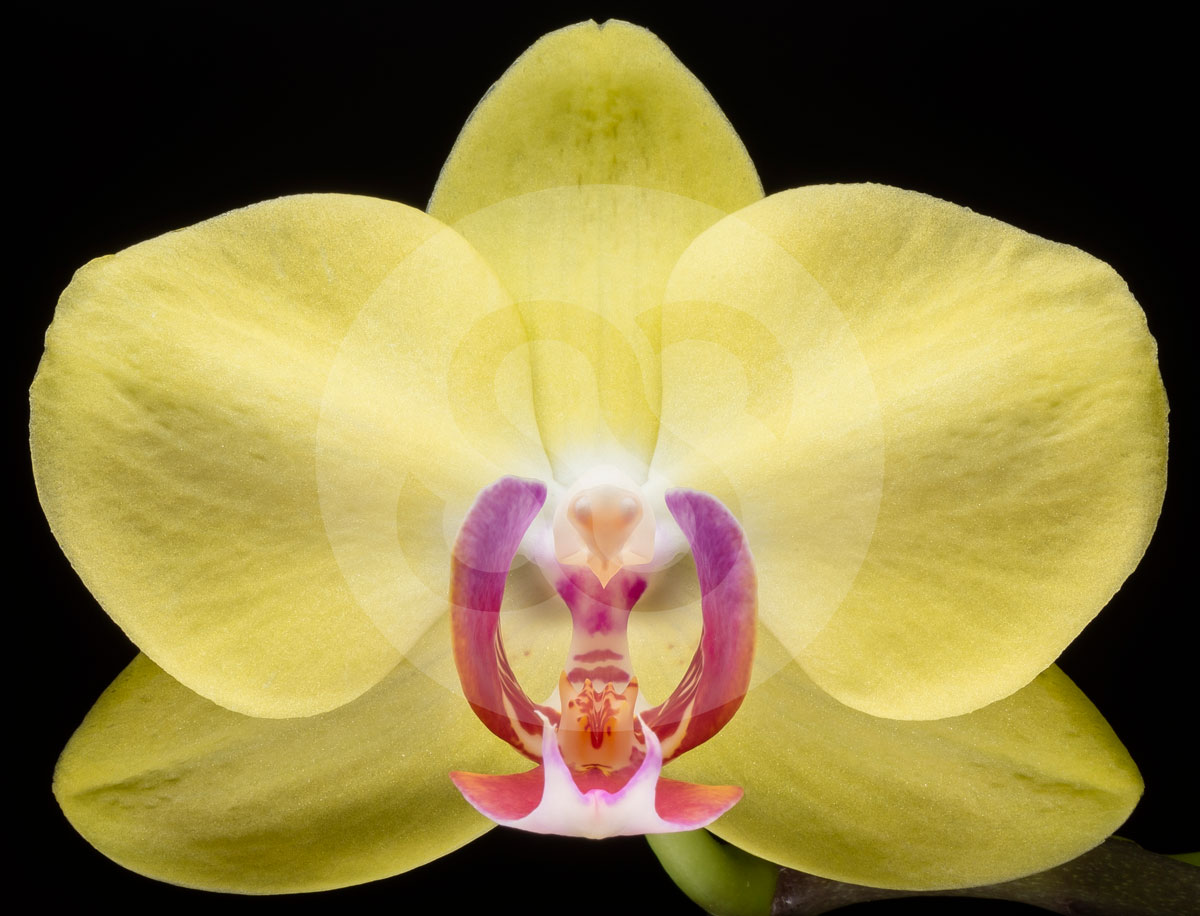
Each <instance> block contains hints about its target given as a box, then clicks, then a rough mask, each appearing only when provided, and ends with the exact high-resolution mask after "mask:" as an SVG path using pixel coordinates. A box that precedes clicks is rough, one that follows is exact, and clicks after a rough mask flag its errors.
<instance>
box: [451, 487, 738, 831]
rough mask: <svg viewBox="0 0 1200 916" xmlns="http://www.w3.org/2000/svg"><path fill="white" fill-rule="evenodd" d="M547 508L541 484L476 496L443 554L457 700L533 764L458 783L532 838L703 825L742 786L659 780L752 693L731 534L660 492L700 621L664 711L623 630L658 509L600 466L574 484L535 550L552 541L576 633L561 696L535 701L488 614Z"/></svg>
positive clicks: (716, 509) (725, 524)
mask: <svg viewBox="0 0 1200 916" xmlns="http://www.w3.org/2000/svg"><path fill="white" fill-rule="evenodd" d="M545 500H546V487H545V486H544V485H543V484H541V483H539V482H537V481H530V480H521V479H518V478H514V477H506V478H503V479H501V480H500V481H498V482H497V483H495V484H493V485H492V486H490V487H488V488H486V489H485V490H483V491H482V492H481V493H480V494H479V497H478V498H477V499H476V502H475V505H474V506H473V507H472V509H471V511H470V512H469V513H468V516H467V518H466V520H465V521H464V523H463V526H462V529H461V530H460V533H459V537H458V541H457V542H456V544H455V550H454V557H453V573H452V584H451V602H452V614H451V621H452V630H453V638H454V655H455V663H456V665H457V667H458V672H459V679H460V681H461V683H462V686H463V691H464V693H465V694H466V697H467V699H468V701H469V702H470V704H471V707H472V709H473V710H474V711H475V713H476V715H478V716H479V718H480V720H481V721H483V722H484V724H485V725H487V726H488V728H489V729H491V731H492V732H493V733H494V734H495V735H497V737H500V738H502V739H504V740H505V741H508V742H509V743H510V744H512V745H513V746H514V747H515V748H516V749H517V750H518V751H520V752H521V753H522V754H524V755H525V756H526V757H529V758H530V759H531V760H534V761H535V762H537V763H539V764H540V765H539V766H538V767H537V768H536V769H534V770H531V771H528V772H526V773H523V774H512V775H509V776H485V775H480V774H471V773H455V774H453V779H454V782H455V784H456V785H457V786H458V788H459V789H460V791H462V792H463V794H464V796H465V797H466V798H467V800H468V801H469V802H470V803H471V804H472V805H474V806H475V807H476V808H477V809H478V810H480V811H481V812H482V813H484V814H485V815H487V816H488V817H491V818H492V819H493V820H495V821H496V822H497V823H502V824H508V825H510V826H516V827H522V828H523V829H528V830H534V831H537V832H546V833H562V834H566V835H572V836H592V837H595V836H612V835H617V834H621V833H653V832H667V831H672V830H685V829H694V828H696V827H699V826H703V825H704V824H707V823H710V822H711V821H712V820H713V819H715V818H716V817H718V816H720V814H722V813H724V811H726V810H728V808H729V807H730V806H732V805H733V804H734V803H735V802H736V801H737V799H738V798H740V797H741V790H740V789H736V788H735V787H731V786H699V785H693V784H689V783H677V782H675V781H673V780H664V779H662V778H661V776H660V771H661V769H662V765H663V763H665V762H666V761H668V760H670V759H672V758H674V757H676V756H678V755H679V754H682V753H684V752H685V751H687V750H689V749H691V748H692V747H695V746H697V745H698V744H700V743H702V742H704V741H706V740H708V739H709V738H711V737H712V736H713V735H715V734H716V733H717V732H718V731H719V730H720V729H721V728H722V727H723V726H724V725H725V723H726V722H728V721H729V719H730V718H731V717H732V716H733V714H734V712H736V710H737V708H738V706H739V705H740V704H741V701H742V698H743V697H744V695H745V692H746V689H747V687H748V684H749V677H750V665H751V661H752V659H753V648H754V625H755V616H756V605H757V599H756V580H755V575H754V567H753V561H752V559H751V557H750V552H749V548H748V547H747V545H746V541H745V537H744V535H743V533H742V530H741V528H740V526H739V525H738V524H737V522H736V520H734V518H733V516H732V515H730V513H729V512H728V510H727V509H725V507H724V506H722V505H721V504H720V503H719V502H717V500H715V499H713V498H712V497H711V496H708V495H707V494H704V493H698V492H695V491H688V490H672V491H669V492H668V493H667V494H666V495H665V505H666V507H667V509H668V510H669V512H670V513H671V516H672V517H673V518H674V520H675V522H676V523H677V524H678V526H679V529H680V531H681V532H682V534H683V536H684V537H685V538H686V539H687V542H688V543H689V545H690V546H691V549H692V553H693V555H694V557H695V561H696V569H697V574H698V576H699V579H700V586H701V593H702V601H701V608H702V614H703V618H704V624H703V630H702V633H701V638H700V645H699V647H698V648H697V650H696V653H695V655H694V657H693V659H692V663H691V666H690V667H689V668H688V671H687V673H686V674H685V675H684V678H683V680H682V681H681V682H680V684H679V686H678V687H677V688H676V689H675V691H674V692H673V693H672V694H671V696H670V697H668V699H667V700H666V702H664V703H661V704H659V705H657V706H650V705H649V704H648V703H647V701H646V700H645V699H644V697H643V696H642V695H641V694H640V692H639V689H638V682H637V678H636V675H635V673H634V671H633V666H632V662H631V660H630V654H629V646H628V640H627V636H626V628H627V625H628V621H629V615H630V612H631V611H632V610H633V608H634V606H635V605H636V603H637V601H638V599H639V598H640V597H641V596H642V594H643V592H644V591H645V589H646V587H647V576H650V575H653V573H652V572H650V571H647V570H645V569H644V568H639V567H637V566H634V565H632V563H630V564H629V565H626V562H627V561H628V560H630V559H631V558H632V559H638V558H648V557H649V556H653V554H654V552H655V550H654V547H653V546H652V545H653V541H654V528H653V524H654V521H653V520H654V513H653V511H652V510H651V508H650V507H649V506H648V503H647V501H646V499H645V497H644V496H643V495H642V493H641V491H640V489H638V488H637V487H636V485H633V484H632V482H631V481H628V480H621V479H619V478H618V479H614V476H613V474H612V470H611V469H608V468H605V469H599V470H598V471H597V473H594V474H591V475H585V476H584V477H583V478H581V479H580V481H578V482H577V483H576V484H575V485H574V486H573V487H572V488H571V489H570V490H568V491H567V494H566V496H565V497H564V498H563V499H562V500H560V501H559V504H558V506H557V507H556V512H555V527H554V529H553V532H552V533H547V532H543V534H542V535H541V537H540V538H537V539H536V540H535V542H537V543H540V544H542V545H543V546H544V545H546V544H547V542H548V541H549V540H551V539H553V540H554V541H555V542H556V543H555V545H554V547H555V553H556V559H555V561H554V563H553V565H551V566H550V567H549V570H550V575H551V576H552V577H553V578H552V580H551V581H552V583H553V585H554V587H555V589H556V591H557V592H558V594H559V596H560V597H561V598H562V599H563V601H564V602H565V603H566V605H567V607H568V608H569V610H570V612H571V617H572V621H573V626H574V630H573V637H572V642H571V649H570V653H569V658H568V662H567V664H566V666H565V667H564V668H563V670H562V672H561V674H560V677H559V687H558V691H557V694H556V696H553V697H551V698H550V699H548V700H547V701H546V702H545V703H541V704H538V703H534V702H533V701H532V700H530V698H529V697H528V696H527V695H526V693H525V691H524V690H523V689H522V688H521V687H520V685H519V684H518V683H517V680H516V678H515V676H514V675H513V672H512V669H511V667H510V666H509V664H508V660H507V658H506V656H505V653H504V645H503V640H502V638H501V634H500V629H499V613H498V612H499V609H500V604H501V601H502V600H503V594H504V585H505V580H506V577H507V573H508V569H509V566H510V565H511V563H512V561H513V558H514V556H515V555H516V552H517V550H518V549H519V547H520V545H521V544H522V540H523V538H524V539H526V542H528V537H527V529H529V528H530V526H531V525H536V524H537V522H535V519H537V518H538V516H539V513H540V512H541V509H542V506H543V503H544V502H545ZM560 521H565V524H564V525H562V526H561V527H560V526H559V522H560ZM647 521H648V524H647ZM560 532H561V535H562V536H561V538H560V537H559V535H560ZM572 532H574V535H575V537H574V538H572ZM638 538H641V540H640V541H638V540H637V539H638ZM635 541H637V543H634V542H635ZM581 544H582V545H583V547H582V553H581V549H580V545H581ZM542 559H543V560H544V559H545V557H544V555H543V558H542ZM539 565H542V564H541V563H539ZM542 568H543V570H546V568H547V567H546V565H542Z"/></svg>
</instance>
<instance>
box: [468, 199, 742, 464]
mask: <svg viewBox="0 0 1200 916" xmlns="http://www.w3.org/2000/svg"><path fill="white" fill-rule="evenodd" d="M723 215H724V213H723V212H722V211H721V210H718V209H716V208H714V207H712V206H710V205H708V204H705V203H700V202H698V201H696V200H694V199H692V198H688V197H683V196H680V195H676V194H669V193H665V192H663V191H656V190H648V189H645V188H637V187H632V186H626V187H617V186H612V185H587V186H582V187H567V188H553V189H549V190H545V191H537V192H534V193H531V194H524V195H521V196H519V197H512V198H509V199H506V200H504V201H502V202H500V203H496V204H493V205H492V206H489V207H486V208H484V209H482V210H478V211H476V212H474V213H472V214H471V215H470V216H467V217H465V218H464V219H462V220H459V221H458V222H457V223H455V225H454V228H455V229H456V230H457V231H458V232H460V233H461V234H462V235H463V236H464V237H465V238H466V239H467V240H468V241H469V242H470V243H471V245H472V246H474V247H475V248H476V250H478V251H479V252H480V253H481V254H482V255H483V256H484V258H486V260H487V262H488V264H489V265H490V266H491V267H492V268H493V269H494V270H495V271H496V274H497V276H499V278H500V281H501V283H503V285H504V288H505V289H506V290H507V291H508V293H509V294H510V295H511V296H512V298H513V299H514V300H515V301H516V303H517V304H516V310H517V314H518V315H519V317H520V323H521V325H522V326H523V328H524V330H525V333H526V335H527V336H528V348H527V351H523V352H524V353H527V359H528V360H529V363H530V366H531V372H532V386H533V406H534V412H535V416H536V432H535V433H534V435H537V436H538V437H539V438H540V440H541V442H542V443H543V444H544V446H545V450H546V454H547V456H548V457H549V459H550V463H551V466H552V468H553V472H554V476H555V478H556V479H557V480H558V481H559V482H560V483H562V484H564V485H569V484H570V483H572V482H574V480H575V479H577V478H578V477H579V476H581V475H582V474H583V473H585V472H586V471H588V470H590V469H591V468H593V467H595V466H596V465H599V464H609V465H614V466H616V467H618V468H620V469H621V470H622V471H624V472H625V473H626V474H627V475H629V477H631V478H632V479H634V480H635V481H637V482H639V483H640V482H642V481H644V480H645V479H646V473H647V467H648V465H649V463H650V456H651V454H652V453H653V451H654V446H655V442H656V440H657V437H658V428H659V405H660V400H661V383H660V371H659V357H658V352H657V350H658V347H657V343H656V339H657V334H658V327H657V325H656V324H655V323H654V322H653V321H651V322H650V323H647V322H646V320H645V318H644V317H640V316H643V314H644V313H646V312H648V311H651V310H653V309H654V308H655V307H656V306H658V304H659V303H660V302H661V301H662V296H663V291H664V289H665V288H666V284H667V278H668V277H669V276H670V274H671V270H672V268H673V267H674V266H675V263H676V262H677V261H678V260H679V256H680V255H681V254H682V253H683V251H684V250H685V249H686V248H687V246H688V245H689V244H690V243H691V241H692V240H693V239H694V238H695V237H696V236H697V235H698V234H700V233H701V232H702V231H704V230H705V229H706V228H708V227H709V226H711V225H712V224H713V223H715V222H716V221H717V220H719V219H720V218H721V217H722V216H723ZM518 355H520V354H518ZM496 357H497V359H496V361H495V362H493V363H480V364H479V366H480V369H479V371H480V373H481V374H482V373H486V372H487V371H489V370H490V371H493V372H499V371H501V370H502V369H503V363H502V362H500V360H501V359H502V358H503V357H502V355H501V354H500V352H499V351H498V350H497V352H496Z"/></svg>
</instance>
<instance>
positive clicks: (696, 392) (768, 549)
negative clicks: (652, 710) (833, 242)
mask: <svg viewBox="0 0 1200 916" xmlns="http://www.w3.org/2000/svg"><path fill="white" fill-rule="evenodd" d="M638 320H639V321H640V322H641V323H642V324H643V326H644V327H646V328H647V329H648V330H653V329H654V328H656V327H657V328H659V333H658V335H657V340H658V341H659V345H660V347H661V350H660V352H661V359H662V373H663V382H662V385H663V397H662V423H661V428H660V432H659V438H658V441H657V449H656V451H655V454H654V462H653V469H654V476H656V477H658V476H660V477H661V478H663V479H666V480H668V481H670V482H671V484H673V485H675V486H679V487H688V488H690V489H694V490H699V491H704V492H707V493H711V494H712V495H714V496H716V497H717V498H718V499H720V500H721V502H722V503H724V504H725V505H726V506H727V507H728V508H729V509H730V511H731V512H732V513H733V514H734V516H735V517H736V518H737V519H738V521H739V522H740V523H741V525H742V528H743V530H744V531H745V534H746V537H747V539H748V541H749V549H750V552H751V553H752V554H753V555H754V559H755V566H756V567H757V572H758V594H759V620H760V622H761V623H762V625H763V626H764V627H766V628H767V629H768V630H769V631H770V632H771V633H772V634H774V635H775V636H776V637H777V638H778V639H780V640H781V641H782V642H783V643H784V644H785V645H786V646H787V647H788V649H789V650H791V652H792V653H793V654H795V653H798V652H800V651H801V650H802V649H803V648H804V647H805V646H806V645H808V643H809V642H810V641H811V640H812V639H813V638H814V637H815V636H816V634H817V633H818V632H819V631H820V629H821V628H822V627H823V626H824V625H825V624H826V623H827V622H828V620H829V618H830V616H831V615H832V614H833V613H834V611H835V610H836V609H837V607H838V605H839V604H840V603H841V601H842V600H843V598H844V597H845V595H846V593H847V592H848V591H849V589H850V587H851V585H852V584H853V582H854V579H855V576H856V575H857V573H858V569H859V567H860V566H861V564H862V561H863V557H864V556H866V553H867V549H868V547H869V545H870V543H871V538H872V535H873V531H874V526H875V518H876V514H877V512H878V507H879V499H880V494H881V484H882V479H883V467H884V450H883V441H884V436H883V426H882V423H881V416H880V407H879V402H878V399H877V398H876V395H875V389H874V386H873V384H872V380H871V375H870V371H869V368H868V366H867V363H866V360H865V359H864V357H863V354H862V352H861V351H860V349H859V347H858V344H857V341H856V340H855V337H854V334H853V333H852V332H851V329H850V327H849V325H848V324H847V322H846V319H845V317H844V316H843V315H842V313H841V311H840V310H839V309H838V308H837V307H836V305H835V304H834V303H833V302H832V301H831V300H830V298H829V296H828V295H827V294H826V292H825V290H824V289H822V288H821V286H820V285H819V284H818V283H817V282H816V281H815V280H814V279H813V278H812V277H811V275H809V274H808V272H807V271H805V270H804V268H803V267H802V266H801V265H800V264H799V263H798V262H797V260H796V259H795V258H794V257H792V256H791V255H790V254H789V253H788V252H786V251H784V250H783V249H782V248H781V247H780V246H779V244H778V243H777V242H775V241H774V239H772V238H771V237H770V236H769V235H766V234H764V233H762V232H760V231H758V230H756V229H754V228H752V227H750V226H748V225H747V224H746V223H745V222H743V221H742V220H741V219H740V218H739V216H737V215H735V216H731V217H728V218H726V219H723V220H722V221H721V222H719V223H717V224H716V225H714V226H713V227H711V228H710V229H709V230H707V231H706V232H704V233H703V234H702V235H700V236H699V237H698V238H697V239H696V240H695V241H694V242H693V243H692V244H691V245H690V246H689V247H688V249H687V251H686V252H685V253H684V254H683V256H682V258H681V259H680V261H679V263H678V264H677V265H676V267H675V269H674V271H673V273H672V274H671V278H670V281H669V283H668V286H667V290H666V294H665V297H664V301H663V302H662V303H661V305H657V304H656V306H655V307H653V308H652V309H649V310H647V311H646V312H643V313H642V314H641V315H640V316H639V319H638ZM673 572H674V571H673V570H672V571H669V573H668V574H669V575H671V576H672V577H673ZM649 597H651V598H653V597H654V596H653V595H651V596H649ZM680 597H682V598H686V595H681V596H680ZM675 616H676V614H675V613H674V612H673V611H671V612H667V613H660V614H656V615H655V619H654V620H653V621H652V622H653V624H654V626H653V629H657V630H661V631H663V633H664V636H665V637H667V638H666V639H665V641H667V642H670V644H671V645H673V646H680V645H686V644H687V642H688V641H687V640H686V639H685V638H679V637H674V638H670V629H671V628H670V627H669V625H668V624H669V623H670V621H672V619H673V618H674V617H675ZM647 635H648V634H647ZM680 635H681V636H682V635H683V634H680ZM643 644H644V643H643ZM671 654H672V656H674V655H675V654H677V653H675V652H672V653H671ZM771 673H772V671H771V670H769V669H767V668H765V667H764V660H763V659H761V658H760V659H759V660H757V661H756V666H755V675H754V676H755V680H756V681H758V680H761V679H762V678H764V677H766V676H769V675H770V674H771Z"/></svg>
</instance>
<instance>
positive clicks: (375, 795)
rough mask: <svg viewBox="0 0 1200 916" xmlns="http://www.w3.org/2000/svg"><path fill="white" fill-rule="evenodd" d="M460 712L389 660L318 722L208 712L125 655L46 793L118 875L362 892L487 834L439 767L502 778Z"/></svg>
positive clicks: (484, 740)
mask: <svg viewBox="0 0 1200 916" xmlns="http://www.w3.org/2000/svg"><path fill="white" fill-rule="evenodd" d="M514 759H515V755H514V754H512V752H511V751H510V750H509V749H508V748H507V746H506V745H504V744H502V743H501V742H498V741H495V740H494V739H493V738H492V736H491V735H490V734H488V732H487V731H486V729H484V728H483V726H482V725H480V724H479V723H478V722H477V721H476V720H475V717H474V716H472V715H471V712H470V710H469V709H468V708H466V706H465V704H464V703H463V702H462V700H461V699H460V698H458V697H455V696H453V695H451V694H449V693H447V692H446V691H444V690H442V689H441V688H439V687H437V686H435V685H434V684H432V683H431V682H430V681H429V680H428V679H426V678H425V677H424V675H422V674H420V673H419V672H418V671H416V670H415V669H413V668H412V667H411V666H409V665H408V664H407V663H401V664H400V665H399V666H397V667H396V669H395V670H394V671H393V672H392V673H391V674H390V675H388V677H387V678H385V679H384V680H383V681H382V682H381V683H380V684H378V685H377V686H376V687H374V688H373V689H372V690H370V691H368V692H367V693H365V694H364V695H363V696H361V697H360V698H358V699H357V700H355V701H353V702H351V703H348V704H346V705H344V706H342V707H341V708H339V709H336V710H333V711H331V712H328V713H325V714H322V715H319V716H312V717H308V718H296V719H259V718H253V717H250V716H243V715H240V714H238V713H234V712H230V711H229V710H226V709H223V708H221V707H219V706H217V705H215V704H213V703H211V702H209V701H207V700H205V699H203V698H201V697H199V696H197V695H196V694H195V693H193V692H192V691H190V690H188V689H187V688H186V687H184V686H182V685H181V684H179V683H178V682H176V681H174V680H173V679H171V678H170V677H168V676H167V675H166V674H165V673H163V671H162V670H161V669H159V668H157V667H156V666H155V665H154V664H153V663H152V662H150V661H149V660H148V659H147V658H145V656H139V657H138V658H137V659H135V660H134V662H133V663H132V664H131V665H130V666H129V667H128V668H127V669H126V670H125V671H124V672H123V673H122V674H121V676H120V677H118V678H117V680H116V681H115V682H114V683H113V685H112V686H111V687H109V688H108V690H107V691H106V692H105V693H104V694H103V696H101V697H100V699H99V701H98V702H97V703H96V705H95V707H94V708H93V709H92V711H91V712H90V713H89V714H88V716H87V718H86V719H85V720H84V722H83V724H82V725H81V726H80V727H79V730H78V731H77V732H76V733H75V735H74V737H73V738H72V739H71V741H70V743H68V745H67V747H66V749H65V750H64V751H63V755H62V757H61V758H60V760H59V763H58V769H57V771H56V773H55V782H54V792H55V795H56V796H57V798H58V801H59V804H60V805H62V808H63V811H64V812H65V813H66V815H67V817H68V818H69V819H70V821H71V823H72V824H73V825H74V826H75V828H76V829H77V830H78V831H79V832H80V833H81V834H82V835H83V836H84V837H85V838H86V839H87V840H88V842H90V843H91V844H92V845H94V846H95V847H96V848H97V849H99V850H100V851H101V852H103V853H104V854H105V855H107V856H109V857H110V858H112V859H113V860H115V861H116V862H118V863H120V864H121V865H124V866H125V867H126V868H130V869H133V870H134V871H137V872H140V873H142V874H144V875H148V876H150V877H152V878H156V879H158V880H161V881H169V882H171V883H174V884H182V885H185V886H188V887H198V888H204V889H206V890H214V891H235V892H240V893H253V894H268V893H288V892H294V891H315V890H325V889H328V888H335V887H343V886H346V885H351V884H360V883H362V882H364V881H373V880H375V879H378V878H383V877H387V876H389V875H394V874H397V873H398V872H402V871H407V870H408V869H410V868H415V867H416V866H418V865H422V864H424V863H425V862H428V861H430V860H432V859H435V858H437V857H439V856H443V855H445V854H446V853H448V852H450V851H451V850H454V849H457V848H458V847H459V846H462V845H463V844H465V843H467V842H470V841H471V840H473V839H475V838H476V837H477V836H479V835H480V834H482V833H484V832H485V831H486V830H487V829H488V828H489V827H491V826H492V825H491V824H490V823H489V822H488V821H486V820H485V819H484V818H482V817H481V816H480V815H478V814H477V813H476V812H475V811H474V810H473V809H472V808H471V807H470V806H469V805H468V804H467V803H466V802H464V801H463V800H462V798H461V797H460V796H459V794H458V792H457V791H456V790H455V788H454V786H453V785H452V784H451V782H450V779H449V776H448V775H447V774H448V772H449V770H450V769H451V768H452V767H453V766H457V765H467V766H470V767H472V768H481V769H483V770H484V771H485V772H488V771H490V770H492V769H495V768H497V767H498V768H500V769H504V768H506V767H508V768H511V767H512V765H513V762H514Z"/></svg>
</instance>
